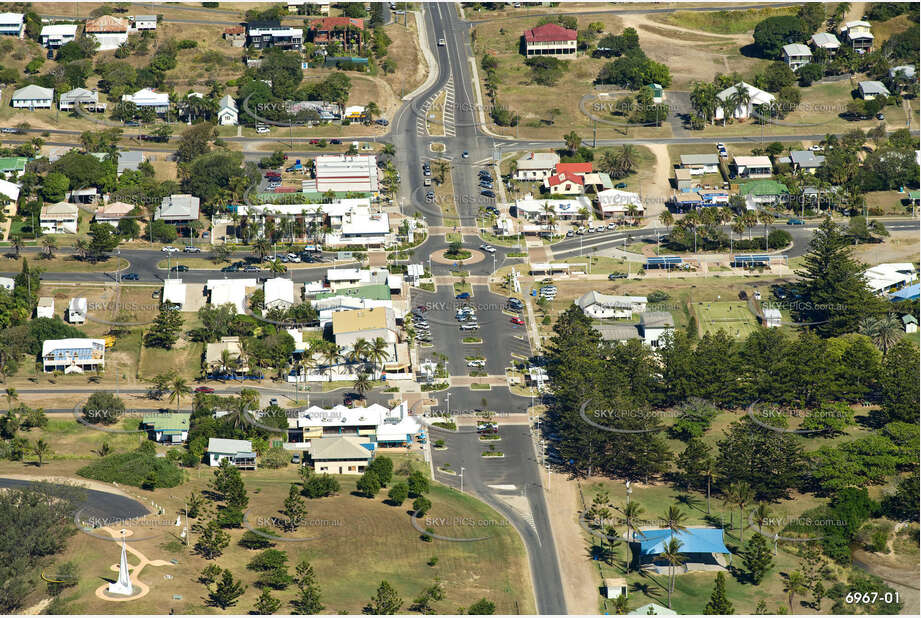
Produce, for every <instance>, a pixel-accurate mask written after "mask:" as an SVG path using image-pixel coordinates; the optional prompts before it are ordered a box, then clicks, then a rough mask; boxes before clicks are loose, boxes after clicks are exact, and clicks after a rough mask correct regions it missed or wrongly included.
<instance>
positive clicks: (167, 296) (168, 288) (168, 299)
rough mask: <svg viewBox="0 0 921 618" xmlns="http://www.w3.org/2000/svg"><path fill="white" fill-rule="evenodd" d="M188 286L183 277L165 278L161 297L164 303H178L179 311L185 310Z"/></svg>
mask: <svg viewBox="0 0 921 618" xmlns="http://www.w3.org/2000/svg"><path fill="white" fill-rule="evenodd" d="M187 294H188V286H187V285H186V284H185V283H183V282H182V279H164V280H163V293H162V294H161V296H160V298H161V299H162V300H163V302H164V303H170V304H172V305H176V308H177V309H178V310H179V311H185V303H186V299H187V298H188V296H187Z"/></svg>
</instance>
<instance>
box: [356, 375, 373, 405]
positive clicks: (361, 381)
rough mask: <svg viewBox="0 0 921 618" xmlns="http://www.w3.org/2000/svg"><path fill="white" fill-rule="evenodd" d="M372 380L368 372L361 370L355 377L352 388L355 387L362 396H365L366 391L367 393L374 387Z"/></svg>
mask: <svg viewBox="0 0 921 618" xmlns="http://www.w3.org/2000/svg"><path fill="white" fill-rule="evenodd" d="M372 386H373V385H372V384H371V380H370V378H369V376H368V374H367V373H365V372H361V373H359V374H358V375H357V376H356V377H355V382H353V383H352V388H353V389H355V392H356V393H358V394H359V395H361V398H362V399H364V398H365V393H367V392H368V391H369V390H371V388H372Z"/></svg>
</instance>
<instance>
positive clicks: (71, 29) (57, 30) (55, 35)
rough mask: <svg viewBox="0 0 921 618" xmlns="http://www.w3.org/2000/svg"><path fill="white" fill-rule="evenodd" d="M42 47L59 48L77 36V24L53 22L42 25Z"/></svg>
mask: <svg viewBox="0 0 921 618" xmlns="http://www.w3.org/2000/svg"><path fill="white" fill-rule="evenodd" d="M39 36H41V40H42V47H45V48H47V49H59V48H60V47H61V46H62V45H66V44H67V43H70V42H71V41H73V40H75V39H76V38H77V24H51V25H48V26H42V31H41V34H40V35H39Z"/></svg>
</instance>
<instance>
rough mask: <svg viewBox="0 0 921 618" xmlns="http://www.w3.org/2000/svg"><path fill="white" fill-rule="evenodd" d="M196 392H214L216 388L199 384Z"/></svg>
mask: <svg viewBox="0 0 921 618" xmlns="http://www.w3.org/2000/svg"><path fill="white" fill-rule="evenodd" d="M195 392H196V393H213V392H214V389H213V388H211V387H210V386H199V387H198V388H196V389H195Z"/></svg>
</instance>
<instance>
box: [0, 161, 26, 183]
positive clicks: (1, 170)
mask: <svg viewBox="0 0 921 618" xmlns="http://www.w3.org/2000/svg"><path fill="white" fill-rule="evenodd" d="M28 162H29V159H28V158H27V157H0V174H3V175H4V176H6V177H7V178H9V177H10V175H12V174H16V175H17V176H18V175H20V174H22V173H23V172H24V171H26V163H28Z"/></svg>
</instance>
